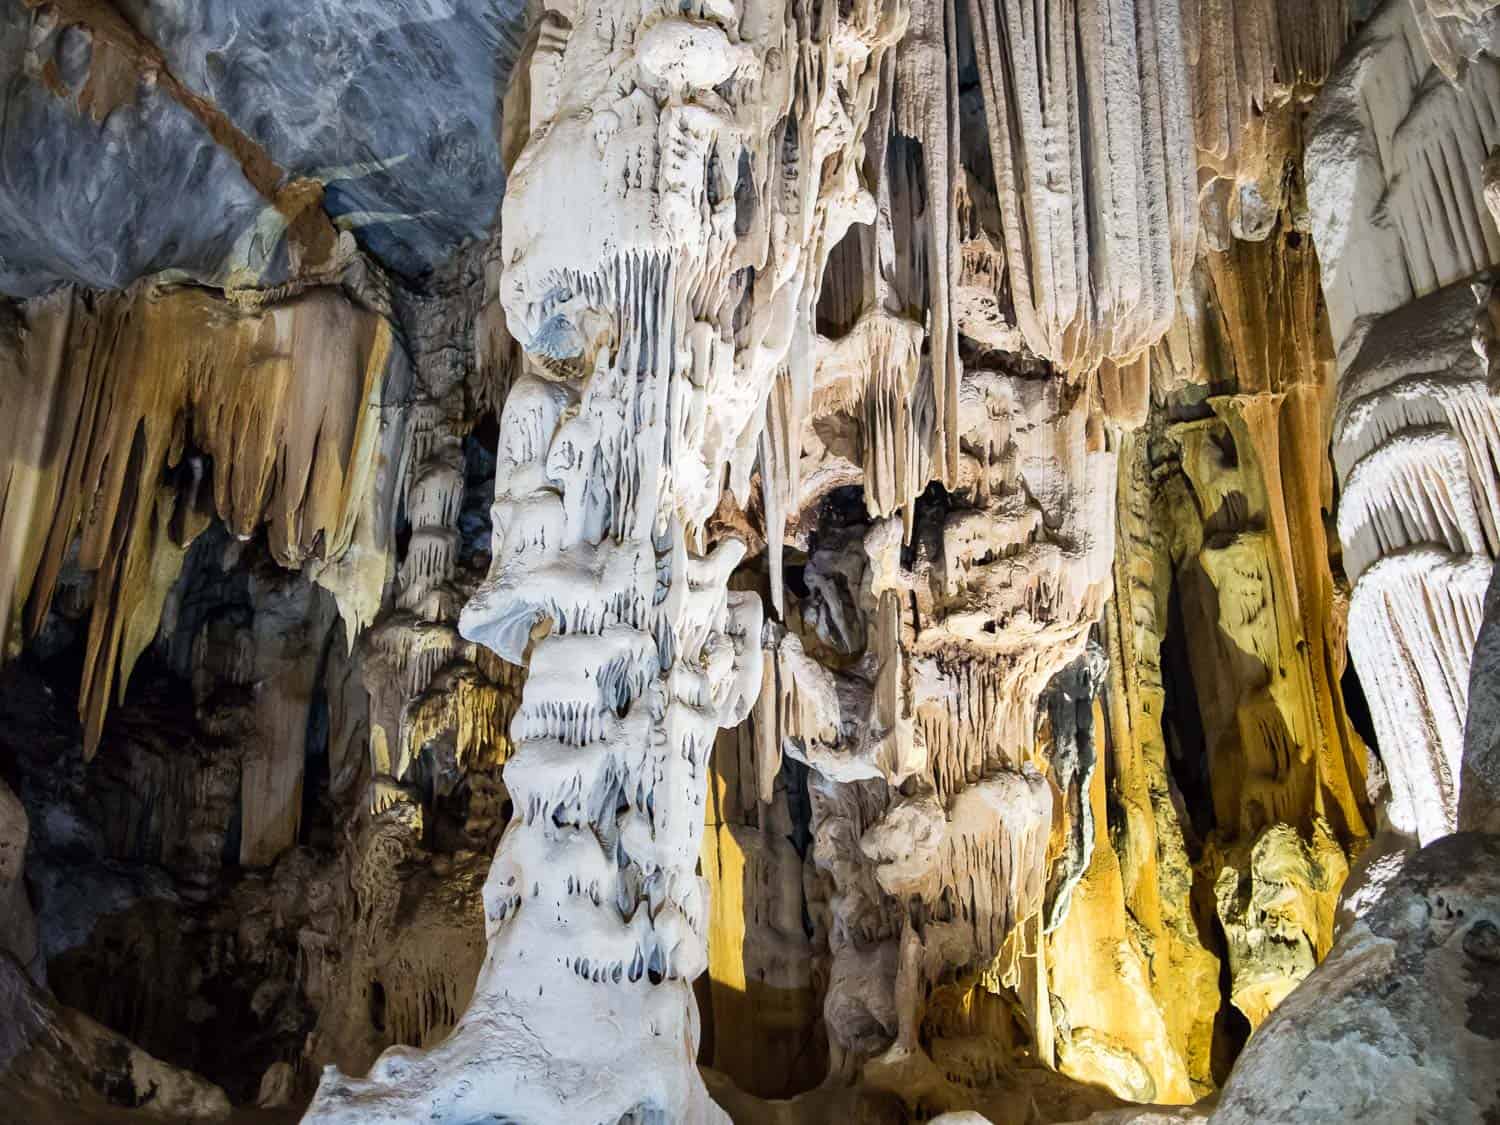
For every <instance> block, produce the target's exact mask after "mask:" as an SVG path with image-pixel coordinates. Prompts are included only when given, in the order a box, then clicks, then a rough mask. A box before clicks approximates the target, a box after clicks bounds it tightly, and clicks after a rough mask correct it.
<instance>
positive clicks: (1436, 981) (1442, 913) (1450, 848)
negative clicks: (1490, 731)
mask: <svg viewBox="0 0 1500 1125" xmlns="http://www.w3.org/2000/svg"><path fill="white" fill-rule="evenodd" d="M1497 1000H1500V837H1495V836H1486V835H1477V834H1472V833H1462V834H1459V835H1456V836H1448V837H1445V838H1444V839H1442V840H1439V841H1437V842H1436V843H1433V844H1429V845H1428V846H1427V847H1425V848H1424V849H1422V851H1420V852H1418V853H1417V854H1416V855H1415V856H1414V857H1413V858H1412V859H1411V861H1410V862H1409V863H1407V865H1406V868H1405V870H1404V871H1403V872H1402V874H1401V876H1400V878H1399V879H1398V880H1396V881H1395V882H1394V883H1393V884H1392V885H1391V886H1390V888H1389V889H1388V890H1387V892H1386V894H1385V896H1384V898H1383V899H1382V901H1381V902H1380V904H1379V906H1377V907H1376V908H1375V909H1373V910H1372V911H1371V912H1370V913H1369V914H1367V915H1366V916H1365V917H1364V918H1362V919H1361V920H1359V921H1358V922H1356V923H1355V924H1354V925H1353V926H1352V927H1351V928H1350V929H1349V930H1348V931H1347V932H1346V933H1345V934H1344V935H1343V936H1342V937H1341V938H1340V939H1339V941H1338V944H1337V945H1336V946H1335V947H1334V949H1333V951H1332V952H1331V953H1330V954H1329V955H1328V959H1327V960H1326V961H1325V962H1324V963H1323V964H1322V965H1321V966H1319V967H1318V969H1317V970H1316V971H1315V972H1314V973H1313V974H1312V975H1311V976H1310V977H1309V978H1308V979H1307V981H1306V982H1305V983H1304V984H1303V985H1302V987H1300V988H1299V989H1297V991H1295V992H1293V993H1292V995H1291V996H1289V997H1288V998H1287V999H1286V1001H1284V1002H1283V1003H1282V1005H1281V1006H1280V1007H1279V1008H1278V1009H1277V1010H1276V1011H1275V1013H1273V1015H1272V1016H1271V1018H1270V1019H1269V1020H1267V1021H1266V1023H1265V1025H1264V1026H1263V1027H1261V1029H1260V1030H1259V1032H1257V1033H1256V1035H1255V1037H1254V1038H1253V1039H1252V1040H1251V1042H1250V1046H1249V1047H1248V1048H1247V1049H1246V1051H1245V1054H1244V1056H1243V1057H1242V1058H1241V1059H1240V1060H1239V1063H1238V1064H1237V1065H1236V1067H1235V1071H1234V1074H1233V1076H1232V1077H1231V1079H1230V1081H1229V1083H1228V1085H1227V1086H1226V1087H1225V1088H1224V1092H1223V1095H1222V1096H1221V1098H1220V1101H1219V1105H1218V1108H1217V1110H1216V1111H1215V1112H1214V1115H1213V1117H1212V1120H1213V1122H1214V1125H1251V1123H1252V1122H1263V1121H1280V1122H1286V1123H1287V1125H1299V1123H1301V1122H1307V1123H1308V1125H1311V1123H1313V1122H1324V1121H1369V1122H1372V1123H1380V1125H1384V1123H1386V1122H1389V1123H1390V1125H1396V1123H1397V1122H1410V1121H1419V1120H1422V1119H1423V1117H1424V1116H1425V1117H1428V1118H1429V1119H1431V1120H1434V1121H1451V1122H1454V1123H1455V1125H1461V1123H1469V1122H1475V1123H1478V1122H1483V1121H1487V1120H1492V1119H1493V1118H1494V1116H1495V1114H1496V1113H1500V1089H1497V1088H1496V1085H1495V1081H1494V1078H1495V1075H1496V1074H1497V1073H1500V1026H1497V1023H1496V1019H1495V1011H1496V1002H1497Z"/></svg>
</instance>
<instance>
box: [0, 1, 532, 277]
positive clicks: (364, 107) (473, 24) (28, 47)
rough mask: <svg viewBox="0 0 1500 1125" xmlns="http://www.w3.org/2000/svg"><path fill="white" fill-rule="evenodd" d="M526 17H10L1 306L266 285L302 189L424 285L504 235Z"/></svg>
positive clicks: (2, 56)
mask: <svg viewBox="0 0 1500 1125" xmlns="http://www.w3.org/2000/svg"><path fill="white" fill-rule="evenodd" d="M523 11H524V6H523V5H522V4H520V3H515V2H512V0H397V2H394V3H393V2H389V0H369V2H367V3H362V4H359V5H355V6H351V5H349V4H346V3H332V2H328V3H325V2H319V3H313V4H305V3H285V4H259V5H256V6H255V7H254V8H253V9H245V8H242V7H239V6H236V5H223V4H198V3H188V2H183V3H166V4H160V3H150V4H147V3H135V2H133V3H126V4H122V5H119V6H118V7H116V6H114V5H112V4H105V3H92V2H90V0H69V2H65V3H56V4H54V3H50V2H48V3H41V2H37V3H31V2H26V3H23V2H22V0H7V4H6V6H5V9H4V11H3V14H0V113H3V114H4V118H5V121H6V129H5V138H4V143H3V147H0V160H3V162H4V164H5V167H6V168H7V169H8V170H11V171H13V172H16V173H22V174H20V175H16V174H12V175H7V176H6V178H5V184H4V188H3V189H0V200H3V206H0V214H3V218H0V240H3V242H4V244H5V251H4V254H3V260H0V292H5V293H10V294H13V295H17V296H27V295H31V294H34V293H37V292H40V291H42V290H44V289H47V288H49V287H51V286H53V285H56V284H57V283H59V282H76V283H78V284H82V285H89V286H94V287H99V288H119V287H124V286H126V285H129V284H130V283H131V282H133V281H135V280H136V279H137V278H139V277H142V276H144V275H146V274H152V273H158V272H160V271H163V270H169V271H174V272H180V273H182V274H183V275H186V276H189V277H192V278H194V279H196V280H200V281H204V282H207V283H210V284H216V285H222V284H226V283H239V284H245V283H272V284H274V283H276V282H279V281H281V280H283V279H285V278H286V277H287V275H288V271H289V270H290V269H291V267H292V264H293V263H292V262H291V260H290V258H289V253H291V252H292V251H291V247H290V246H289V243H288V240H286V239H284V235H285V234H286V232H287V230H288V228H289V227H292V226H294V225H295V222H296V219H297V214H298V211H297V209H296V204H294V203H293V202H292V200H291V199H290V198H289V197H288V196H287V195H285V194H284V192H285V189H286V188H287V187H288V185H289V184H291V183H293V182H294V181H298V182H301V183H303V184H304V185H308V187H307V188H306V189H305V190H304V192H303V194H304V195H307V194H310V195H311V197H312V201H313V206H314V207H315V208H316V206H317V205H318V204H319V202H321V205H322V206H323V207H324V208H325V209H326V211H327V214H328V215H330V216H332V217H333V219H334V220H335V222H336V224H337V225H338V227H339V228H340V229H344V230H351V231H353V232H355V234H356V236H357V237H358V238H359V239H360V242H361V244H362V245H363V246H365V247H366V248H368V249H369V250H370V251H371V252H372V253H374V254H375V255H376V256H377V257H379V258H380V260H381V261H382V262H384V263H385V264H386V265H387V266H389V267H390V268H391V269H393V270H395V271H396V272H397V273H399V274H402V275H405V276H407V277H416V276H419V275H421V274H424V273H426V272H428V271H429V270H431V269H433V268H434V267H435V266H437V265H440V264H441V263H442V262H443V261H444V260H446V259H447V258H448V256H449V255H450V254H451V253H452V252H453V251H454V250H455V249H456V248H457V247H458V245H459V243H461V242H463V241H464V240H465V239H473V238H479V237H482V236H483V235H484V234H485V233H486V232H487V231H488V229H489V227H490V224H491V222H492V221H493V219H494V216H495V211H496V207H497V205H498V201H499V199H500V196H501V194H502V192H503V190H504V185H505V175H504V171H503V168H502V164H501V158H500V148H499V144H498V137H499V133H500V125H499V120H500V114H499V109H500V101H501V98H502V97H503V94H504V91H505V88H506V85H507V84H508V81H509V73H510V68H511V66H512V65H513V62H514V58H515V55H516V52H517V50H518V49H519V47H520V43H521V39H522V38H523V36H524V18H523ZM142 42H144V43H145V44H147V45H148V46H147V47H146V49H145V50H141V49H140V44H141V43H142ZM162 75H170V76H171V78H172V79H173V80H175V83H177V84H180V87H181V89H180V90H179V89H177V88H176V86H174V82H172V81H166V80H164V79H163V78H162ZM191 98H197V99H201V102H202V103H203V104H196V105H195V104H188V100H189V99H191ZM42 138H45V143H43V142H42ZM226 138H227V139H226ZM160 200H171V201H172V205H171V206H160V205H158V203H157V202H156V201H160ZM296 233H297V232H296V231H294V232H293V238H292V239H291V240H290V241H291V242H293V243H294V242H295V238H296Z"/></svg>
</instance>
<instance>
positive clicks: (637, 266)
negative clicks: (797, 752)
mask: <svg viewBox="0 0 1500 1125" xmlns="http://www.w3.org/2000/svg"><path fill="white" fill-rule="evenodd" d="M904 21H905V10H904V7H903V6H902V5H901V4H900V2H899V0H856V2H855V3H854V4H853V5H852V6H851V5H850V4H848V3H839V2H838V0H793V2H791V3H784V2H777V0H770V2H763V0H748V2H746V3H743V4H735V3H730V2H723V0H703V2H702V3H701V4H691V5H688V6H687V7H684V6H682V5H679V4H677V3H672V4H670V5H665V4H664V5H654V4H639V5H624V6H622V5H620V4H619V3H618V2H617V0H580V2H578V3H560V4H556V5H554V6H552V7H550V8H549V9H548V10H546V11H545V12H544V14H543V16H542V19H541V24H540V27H539V29H538V33H537V35H536V37H535V40H534V47H533V50H532V57H531V61H530V68H529V74H528V75H527V77H526V79H525V80H526V81H528V82H529V87H528V90H529V96H530V126H531V136H530V140H529V141H528V143H527V145H526V147H525V148H524V150H523V151H522V152H521V155H520V157H519V158H518V160H517V162H516V165H515V168H514V169H513V171H512V174H511V178H510V184H509V188H508V191H507V195H506V199H505V202H504V207H503V212H502V243H503V255H504V260H505V273H504V276H503V278H502V281H501V299H502V301H503V303H504V306H505V311H506V317H507V321H508V326H509V328H510V331H511V333H512V334H513V335H514V336H515V338H516V339H517V340H518V341H519V342H520V343H521V345H522V347H523V348H524V349H525V352H526V356H527V359H526V371H525V373H524V374H523V375H522V376H521V377H520V378H519V379H518V381H517V383H516V385H515V387H514V388H513V390H512V391H511V393H510V395H509V397H508V399H507V400H506V403H505V407H504V411H503V413H502V418H501V426H500V430H501V434H500V448H499V459H498V467H497V472H496V500H495V505H494V509H493V517H494V557H493V562H492V565H491V572H490V576H489V579H488V581H487V582H486V584H485V586H484V587H483V588H482V589H481V591H480V593H479V594H478V595H477V596H476V597H475V599H474V600H473V601H472V602H471V603H470V605H469V606H468V607H467V608H466V609H465V611H464V613H463V616H462V619H461V622H460V628H461V630H462V632H463V633H464V634H465V636H467V637H469V638H470V639H473V640H476V641H479V642H481V643H483V644H485V645H487V646H488V647H490V648H491V649H493V650H494V651H495V652H497V653H499V654H500V655H501V656H503V657H505V658H506V659H508V660H511V661H515V662H521V661H526V662H527V663H529V666H530V671H529V675H528V677H527V681H526V686H525V689H524V694H523V697H522V702H521V706H520V710H519V712H518V713H517V716H516V718H515V721H514V723H513V724H512V728H511V734H512V739H513V741H514V742H515V743H516V746H517V749H516V752H515V754H514V756H513V757H512V758H511V760H510V762H509V763H508V764H507V766H506V770H505V781H506V784H507V787H508V788H509V790H510V793H511V797H512V799H513V801H514V806H515V818H514V820H513V821H512V823H511V825H510V827H509V828H508V830H507V831H506V834H505V836H504V838H503V839H502V841H501V844H500V847H499V850H498V852H497V855H496V858H495V863H494V867H493V868H492V870H491V873H490V876H489V880H488V882H487V884H486V888H485V903H486V913H487V928H488V938H489V954H488V957H487V959H486V961H485V965H484V968H483V969H482V970H481V973H480V977H479V981H478V984H477V985H476V988H475V993H474V998H473V1001H472V1002H471V1005H470V1008H469V1010H468V1011H467V1012H466V1013H465V1015H464V1016H463V1018H462V1019H461V1020H460V1021H459V1024H458V1026H457V1027H456V1028H455V1030H454V1032H453V1034H452V1036H451V1037H450V1038H449V1039H447V1040H446V1041H444V1042H443V1043H441V1044H439V1045H438V1046H437V1047H435V1048H434V1049H432V1050H431V1051H429V1052H417V1051H413V1050H410V1049H406V1048H399V1047H398V1048H393V1049H392V1050H391V1051H388V1052H387V1053H386V1054H385V1055H384V1056H382V1058H381V1059H380V1061H379V1062H377V1063H376V1065H375V1067H374V1068H373V1070H372V1071H371V1074H370V1076H369V1077H368V1078H366V1079H362V1080H354V1079H349V1078H346V1077H344V1076H343V1075H341V1074H339V1073H338V1072H337V1071H335V1070H332V1069H330V1070H329V1071H328V1072H327V1073H326V1074H325V1076H324V1079H323V1082H322V1085H321V1087H320V1089H319V1091H318V1096H317V1098H316V1100H315V1101H314V1104H313V1108H312V1110H311V1111H310V1113H309V1120H316V1121H324V1122H354V1121H359V1122H394V1121H415V1120H422V1121H444V1122H469V1121H475V1120H479V1119H484V1120H490V1119H495V1120H505V1121H509V1122H529V1123H535V1125H542V1123H548V1125H552V1123H559V1122H569V1123H574V1122H576V1123H579V1125H585V1123H592V1122H604V1123H609V1125H614V1123H616V1122H621V1121H630V1122H707V1121H722V1120H725V1117H724V1115H723V1113H722V1111H720V1110H719V1109H718V1108H717V1107H716V1106H714V1105H713V1103H712V1102H711V1101H710V1100H709V1098H708V1095H707V1092H706V1090H705V1088H704V1085H703V1082H702V1080H701V1078H700V1077H699V1075H698V1071H697V1068H696V1063H695V1056H696V1053H697V1044H698V1020H697V1010H696V1006H695V1002H694V998H693V994H692V983H691V982H692V980H693V978H694V977H695V976H697V975H698V974H699V973H700V972H702V970H703V969H704V967H705V964H706V937H707V935H706V933H705V930H704V927H705V925H706V918H707V911H706V908H705V907H706V904H705V894H706V892H705V885H704V883H703V881H702V880H701V879H700V878H699V877H698V876H697V874H696V873H695V865H696V862H697V857H698V849H699V840H700V835H701V832H702V828H703V822H704V811H703V804H704V799H705V788H706V781H707V766H708V761H707V759H708V754H709V752H710V750H711V748H712V746H713V743H714V738H715V734H716V732H717V731H718V729H719V728H720V727H722V726H727V725H730V724H733V723H737V722H738V721H739V720H740V719H741V718H743V716H744V715H745V713H746V712H747V710H748V708H749V707H750V706H751V705H752V704H753V703H754V701H755V697H756V694H757V692H758V690H759V686H760V670H761V665H762V660H761V655H760V651H759V650H760V631H761V607H760V602H759V599H758V598H757V597H756V596H755V595H753V594H742V593H731V592H730V591H729V590H728V580H729V575H730V572H731V571H732V570H733V568H734V566H735V565H736V563H738V561H739V560H740V558H741V556H742V554H743V547H742V546H741V544H739V543H738V542H735V541H733V540H729V541H724V542H720V543H718V544H717V545H714V546H713V547H712V548H711V549H709V550H707V551H706V552H704V551H703V550H702V545H703V531H702V528H703V525H704V523H705V522H706V521H707V519H708V517H709V515H710V514H711V513H712V512H713V511H714V509H715V507H716V506H717V504H718V501H719V497H720V494H721V492H722V490H723V488H724V487H725V483H726V478H727V483H728V486H729V487H730V489H731V490H732V491H733V492H734V493H735V494H736V495H737V497H738V499H739V500H740V502H741V503H743V502H744V501H745V500H746V498H747V493H748V489H749V484H750V479H751V472H752V469H753V468H754V467H755V457H756V453H757V450H758V449H759V447H760V435H761V430H762V428H763V425H764V418H765V409H766V397H767V393H768V391H769V389H770V387H771V383H772V381H773V379H775V378H776V377H777V376H778V374H779V373H784V377H785V378H787V379H789V380H790V381H792V382H794V383H796V382H798V381H801V383H802V384H804V385H803V386H802V390H803V391H804V393H803V394H801V395H800V396H794V397H798V398H799V399H800V400H802V401H805V400H806V399H807V398H808V397H810V395H809V394H808V393H806V392H808V391H810V380H811V377H812V371H811V362H810V354H811V349H810V347H809V340H810V337H811V334H812V325H811V323H810V318H811V310H812V309H813V308H814V307H815V304H816V297H817V284H818V279H819V278H820V276H821V274H822V270H823V266H824V263H825V261H826V258H827V254H828V251H829V249H830V248H831V247H832V246H833V245H834V244H835V243H836V242H837V241H838V239H839V238H841V237H842V236H843V234H844V232H845V230H846V229H847V227H848V225H849V223H850V222H852V221H855V220H859V219H864V220H868V218H869V217H870V215H871V214H872V212H873V204H872V200H871V198H870V196H869V194H868V192H867V191H865V190H864V189H863V188H862V187H861V186H860V184H859V182H858V176H857V169H858V167H859V165H860V163H861V152H860V145H861V137H862V134H863V131H864V127H865V125H866V123H867V121H868V118H869V116H870V112H871V108H872V106H873V103H874V100H875V94H876V90H877V84H878V77H879V69H880V65H881V60H882V58H883V56H884V53H885V49H886V48H887V47H888V46H889V45H890V44H892V43H894V42H895V40H896V39H897V38H899V36H900V33H901V31H902V30H903V27H904ZM519 80H521V79H518V81H519ZM799 430H800V425H798V427H797V429H794V430H793V431H792V432H798V431H799Z"/></svg>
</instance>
